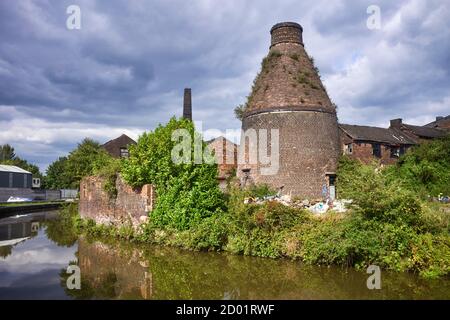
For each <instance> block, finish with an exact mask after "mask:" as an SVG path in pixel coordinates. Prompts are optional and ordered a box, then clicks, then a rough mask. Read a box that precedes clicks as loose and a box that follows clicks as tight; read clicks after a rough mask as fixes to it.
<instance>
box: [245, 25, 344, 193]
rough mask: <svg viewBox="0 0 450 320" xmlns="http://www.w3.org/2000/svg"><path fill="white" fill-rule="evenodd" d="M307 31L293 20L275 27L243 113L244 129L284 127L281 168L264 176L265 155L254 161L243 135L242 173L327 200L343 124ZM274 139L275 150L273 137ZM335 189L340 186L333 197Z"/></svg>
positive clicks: (267, 182) (280, 159) (255, 179)
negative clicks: (309, 52) (309, 47)
mask: <svg viewBox="0 0 450 320" xmlns="http://www.w3.org/2000/svg"><path fill="white" fill-rule="evenodd" d="M302 32H303V28H302V27H301V26H300V25H299V24H297V23H293V22H283V23H278V24H276V25H274V26H273V27H272V29H271V30H270V33H271V37H272V39H271V46H270V50H269V54H268V55H267V57H266V58H265V59H264V60H263V62H262V69H261V72H260V73H259V74H258V76H257V77H256V79H255V82H254V86H253V88H252V92H251V94H250V96H249V97H248V101H247V104H246V106H245V109H244V114H243V120H242V129H243V132H247V130H248V129H255V131H256V132H259V130H261V129H266V130H267V131H268V132H270V129H278V130H279V155H280V156H279V169H278V172H277V173H276V174H269V175H266V174H262V173H261V168H264V166H265V165H263V164H262V163H261V161H260V158H258V160H257V161H256V162H255V163H248V160H249V156H248V153H249V150H250V149H249V144H248V139H246V138H245V137H246V136H245V135H243V136H242V139H241V147H242V148H243V149H242V150H241V151H242V154H243V155H244V156H243V157H241V160H240V163H239V167H238V176H239V177H240V178H241V180H245V181H248V180H250V181H252V182H254V183H266V184H269V185H271V186H272V187H274V188H280V187H282V186H283V189H282V193H283V194H289V195H291V196H299V197H302V198H321V197H323V196H325V194H324V191H327V193H328V194H327V196H330V185H332V186H334V178H335V176H334V174H335V171H336V166H337V161H338V157H339V140H338V123H337V116H336V109H335V107H334V105H333V104H332V103H331V101H330V99H329V97H328V95H327V92H326V90H325V88H324V87H323V84H322V82H321V80H320V77H319V75H318V73H317V71H316V68H315V67H314V65H313V62H312V61H311V60H310V58H309V57H308V55H307V53H306V51H305V49H304V47H303V36H302ZM268 141H269V147H268V151H269V153H270V151H271V146H270V141H271V137H270V135H269V137H268ZM244 142H247V146H246V144H245V143H244ZM258 157H259V155H258ZM246 160H247V162H245V161H246ZM325 187H326V188H325ZM333 193H334V187H332V188H331V197H333Z"/></svg>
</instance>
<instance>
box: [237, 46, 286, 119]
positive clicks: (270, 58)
mask: <svg viewBox="0 0 450 320" xmlns="http://www.w3.org/2000/svg"><path fill="white" fill-rule="evenodd" d="M282 55H283V54H282V53H281V52H279V51H277V50H271V51H270V52H269V54H268V55H267V56H266V57H265V58H264V59H263V60H262V62H261V71H260V72H259V73H258V74H257V75H256V77H255V79H254V80H253V84H252V89H251V91H250V95H248V96H247V101H246V102H245V103H244V104H240V105H238V106H237V107H236V108H234V115H235V116H236V118H237V119H239V120H241V121H242V118H243V117H244V113H245V111H246V110H247V108H248V105H249V104H250V103H251V101H252V99H253V94H254V93H255V92H256V91H257V90H258V89H259V88H258V82H259V78H260V77H261V75H262V74H266V73H268V72H269V71H270V69H271V68H273V66H274V63H275V62H276V60H277V59H278V58H280V57H281V56H282ZM267 89H268V87H267V86H266V88H264V90H265V91H266V90H267Z"/></svg>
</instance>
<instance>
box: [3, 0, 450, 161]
mask: <svg viewBox="0 0 450 320" xmlns="http://www.w3.org/2000/svg"><path fill="white" fill-rule="evenodd" d="M70 4H73V1H57V2H55V1H39V0H35V1H32V0H24V1H20V2H6V1H4V2H1V3H0V37H1V39H2V44H1V46H0V106H2V105H4V106H11V107H14V108H15V109H14V110H17V111H18V112H20V115H21V116H22V117H23V116H24V115H26V121H29V122H30V123H31V124H33V126H36V128H39V125H40V126H44V128H43V129H42V130H39V136H38V137H37V138H36V137H28V136H27V139H25V140H24V138H23V135H18V136H20V138H17V139H13V138H11V137H12V136H14V135H12V134H7V133H3V135H2V134H1V133H0V143H7V142H8V143H11V144H13V145H15V146H17V149H18V150H17V151H18V153H19V154H21V155H23V156H24V157H26V158H28V159H30V160H32V161H35V162H37V163H38V164H40V165H41V166H42V167H45V166H46V165H47V164H48V163H50V162H51V161H53V160H55V159H57V157H58V156H61V155H63V154H64V153H66V152H68V151H69V150H70V149H71V148H73V147H74V146H75V145H76V142H77V141H78V140H77V139H80V136H81V135H83V133H85V134H86V135H89V134H91V135H92V134H94V133H92V132H95V137H96V138H98V139H99V140H101V141H102V142H104V141H106V140H107V139H109V138H110V134H111V132H113V130H122V129H123V130H134V131H137V132H139V131H142V130H150V129H152V128H154V127H155V126H156V125H157V124H158V123H159V122H164V121H166V120H167V119H169V118H170V117H171V116H172V115H174V114H175V115H178V116H179V115H180V114H181V103H182V94H183V88H184V87H192V89H193V102H194V119H195V120H201V121H203V127H204V129H208V128H217V129H221V130H225V129H226V128H237V129H238V128H239V127H240V123H239V122H238V121H237V120H236V119H235V118H234V115H233V108H234V107H235V106H236V105H237V104H239V103H243V102H244V101H245V97H246V96H247V95H248V94H249V92H250V88H251V82H252V80H253V78H254V77H255V75H256V73H257V71H258V69H259V66H260V62H261V59H262V58H263V57H264V55H265V54H266V53H267V50H268V46H269V41H270V35H269V30H270V27H271V26H272V25H273V24H274V23H276V22H279V21H285V20H294V21H298V22H300V23H301V24H302V25H303V26H304V36H305V43H306V49H307V50H308V52H309V53H310V54H311V55H313V56H314V57H315V58H316V62H317V64H318V66H319V68H320V70H321V73H322V78H323V79H324V80H325V84H326V86H327V88H328V90H329V94H330V96H331V98H332V99H333V100H334V101H335V102H336V103H337V104H338V105H339V107H340V108H339V113H338V115H339V118H340V120H341V121H342V122H348V123H361V124H377V125H379V124H383V123H384V124H385V125H387V123H386V121H387V120H388V119H389V117H391V116H402V117H403V118H405V119H425V118H426V119H430V118H433V117H434V116H435V114H432V112H433V110H440V112H441V111H442V110H444V111H445V107H444V106H443V105H444V104H445V102H446V101H448V100H446V99H448V97H449V93H448V87H449V86H450V76H449V74H448V70H449V67H450V66H449V64H450V56H449V52H450V43H449V42H450V40H449V39H450V34H449V30H450V25H449V22H448V21H450V12H449V8H448V6H446V5H445V1H430V2H427V5H426V6H425V5H422V4H420V3H419V2H418V1H414V0H404V1H398V2H395V3H394V2H392V1H387V0H384V1H379V2H378V5H379V6H380V7H381V10H382V23H383V27H384V28H385V29H382V30H378V31H370V30H368V29H367V28H366V26H365V22H366V19H367V17H368V15H367V13H366V8H367V6H369V5H370V4H372V3H371V1H363V2H361V1H348V2H344V1H340V2H333V3H330V2H329V1H324V0H316V1H294V0H286V1H280V2H278V3H277V4H276V5H275V4H274V3H273V2H272V1H226V2H224V1H221V2H219V1H189V2H187V1H170V2H169V1H162V0H153V1H145V2H137V1H136V2H135V1H133V2H130V1H124V0H114V1H100V0H98V1H87V0H80V1H78V4H79V5H80V7H81V9H82V29H81V30H76V31H69V30H67V29H66V28H65V19H66V17H67V15H66V14H65V9H66V7H67V6H68V5H70ZM399 13H401V17H402V20H401V22H399V23H397V24H398V25H396V24H395V23H394V22H395V21H394V20H395V17H396V16H397V15H398V14H399ZM396 50H397V51H396ZM397 52H398V54H395V53H397ZM359 61H366V62H365V64H360V65H358V62H359ZM422 105H423V106H424V107H423V108H421V107H420V106H422ZM449 109H450V108H449ZM448 113H450V110H448ZM24 121H25V120H24ZM0 123H2V124H5V127H6V128H8V129H7V130H19V129H18V128H19V127H20V128H22V127H23V126H19V124H20V121H18V118H17V115H11V114H1V115H0ZM68 123H70V126H69V127H70V128H73V130H74V131H76V133H74V134H73V137H71V136H70V134H69V133H65V136H64V139H63V141H58V140H55V139H54V135H55V134H54V132H55V130H57V129H55V128H53V127H51V125H55V124H56V125H57V126H59V127H61V130H63V129H64V128H66V127H67V126H68ZM38 124H39V125H38ZM96 128H105V130H103V131H102V130H100V129H98V130H97V129H96ZM106 128H107V129H106ZM20 130H22V131H23V129H20ZM93 130H96V131H93ZM46 132H50V133H49V134H47V133H46ZM49 136H50V137H51V138H49ZM2 137H4V138H2ZM3 139H8V140H3ZM40 150H41V151H40ZM43 150H45V151H43Z"/></svg>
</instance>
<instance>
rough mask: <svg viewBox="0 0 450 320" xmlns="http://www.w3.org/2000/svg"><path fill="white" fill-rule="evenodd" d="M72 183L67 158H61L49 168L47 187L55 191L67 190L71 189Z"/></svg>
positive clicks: (46, 180)
mask: <svg viewBox="0 0 450 320" xmlns="http://www.w3.org/2000/svg"><path fill="white" fill-rule="evenodd" d="M71 183H72V181H71V179H70V176H69V175H68V172H67V157H59V158H58V160H56V161H54V162H53V163H52V164H50V165H49V166H48V168H47V171H46V176H45V186H46V188H48V189H54V190H58V189H67V188H70V187H71Z"/></svg>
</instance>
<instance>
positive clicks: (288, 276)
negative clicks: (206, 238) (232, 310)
mask: <svg viewBox="0 0 450 320" xmlns="http://www.w3.org/2000/svg"><path fill="white" fill-rule="evenodd" d="M53 218H54V214H52V213H45V214H30V215H26V216H16V217H11V218H7V219H0V244H1V246H0V299H11V298H19V299H27V298H33V299H36V298H38V299H39V298H40V299H67V298H74V299H450V280H449V279H441V280H437V281H429V280H423V279H420V278H418V277H417V276H416V275H413V274H406V273H389V272H383V273H382V290H368V289H367V287H366V280H367V276H368V275H367V274H365V273H364V272H357V271H355V270H353V269H341V268H336V267H331V268H328V267H318V266H305V265H302V264H300V263H297V262H292V261H288V260H272V259H261V258H253V257H243V256H235V255H229V254H224V253H205V252H190V251H184V250H179V249H175V248H166V247H155V246H149V245H136V244H130V243H124V242H115V241H111V240H108V241H106V240H105V239H102V240H101V241H100V240H99V239H91V238H85V237H80V238H78V236H77V235H76V233H74V232H73V230H72V228H71V227H70V225H69V224H67V223H66V222H65V221H63V220H55V219H53ZM72 264H76V265H78V266H79V267H80V270H81V290H68V289H67V287H66V280H67V278H68V277H69V275H68V274H67V273H66V270H67V267H68V266H69V265H72Z"/></svg>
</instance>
